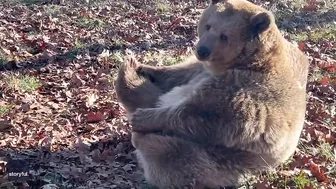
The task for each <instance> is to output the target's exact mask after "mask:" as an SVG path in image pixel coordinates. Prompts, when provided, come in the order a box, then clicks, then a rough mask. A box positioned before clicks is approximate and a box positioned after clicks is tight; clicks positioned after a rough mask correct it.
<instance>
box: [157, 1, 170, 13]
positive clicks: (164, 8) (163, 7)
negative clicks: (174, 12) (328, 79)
mask: <svg viewBox="0 0 336 189" xmlns="http://www.w3.org/2000/svg"><path fill="white" fill-rule="evenodd" d="M155 6H156V10H157V11H158V12H161V13H164V12H169V11H170V10H171V9H172V7H171V5H170V4H169V1H164V0H157V1H156V2H155Z"/></svg>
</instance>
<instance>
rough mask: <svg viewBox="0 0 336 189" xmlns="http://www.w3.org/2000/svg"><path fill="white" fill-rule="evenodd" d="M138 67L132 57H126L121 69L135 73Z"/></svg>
mask: <svg viewBox="0 0 336 189" xmlns="http://www.w3.org/2000/svg"><path fill="white" fill-rule="evenodd" d="M139 66H140V64H139V62H138V61H137V60H136V59H135V57H134V56H127V57H126V58H125V61H124V64H123V69H124V70H125V71H136V70H137V69H138V68H139Z"/></svg>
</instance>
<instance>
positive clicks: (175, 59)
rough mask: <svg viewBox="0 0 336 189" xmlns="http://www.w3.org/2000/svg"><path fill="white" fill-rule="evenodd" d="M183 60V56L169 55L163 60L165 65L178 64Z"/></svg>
mask: <svg viewBox="0 0 336 189" xmlns="http://www.w3.org/2000/svg"><path fill="white" fill-rule="evenodd" d="M182 61H183V58H182V57H167V58H166V59H164V60H163V65H165V66H171V65H175V64H178V63H180V62H182Z"/></svg>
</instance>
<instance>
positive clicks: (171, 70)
mask: <svg viewBox="0 0 336 189" xmlns="http://www.w3.org/2000/svg"><path fill="white" fill-rule="evenodd" d="M139 74H141V75H143V76H145V77H147V78H149V79H150V81H151V82H152V83H153V84H154V85H156V86H157V87H159V88H160V89H161V90H162V92H163V93H166V92H169V91H170V90H171V89H172V88H174V87H176V86H181V85H185V84H187V83H188V82H189V81H190V80H192V79H193V78H195V77H196V76H200V75H201V74H206V71H205V69H204V67H203V65H202V64H201V63H200V62H198V61H197V60H193V61H189V62H185V63H180V64H177V65H173V66H158V67H155V66H149V65H144V64H142V65H141V68H140V70H139Z"/></svg>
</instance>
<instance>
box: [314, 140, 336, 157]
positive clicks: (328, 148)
mask: <svg viewBox="0 0 336 189" xmlns="http://www.w3.org/2000/svg"><path fill="white" fill-rule="evenodd" d="M318 149H319V152H320V154H321V156H323V157H324V158H325V159H327V160H329V161H331V160H333V159H334V157H335V154H334V153H333V146H332V145H331V144H329V143H322V144H320V145H319V148H318Z"/></svg>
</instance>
